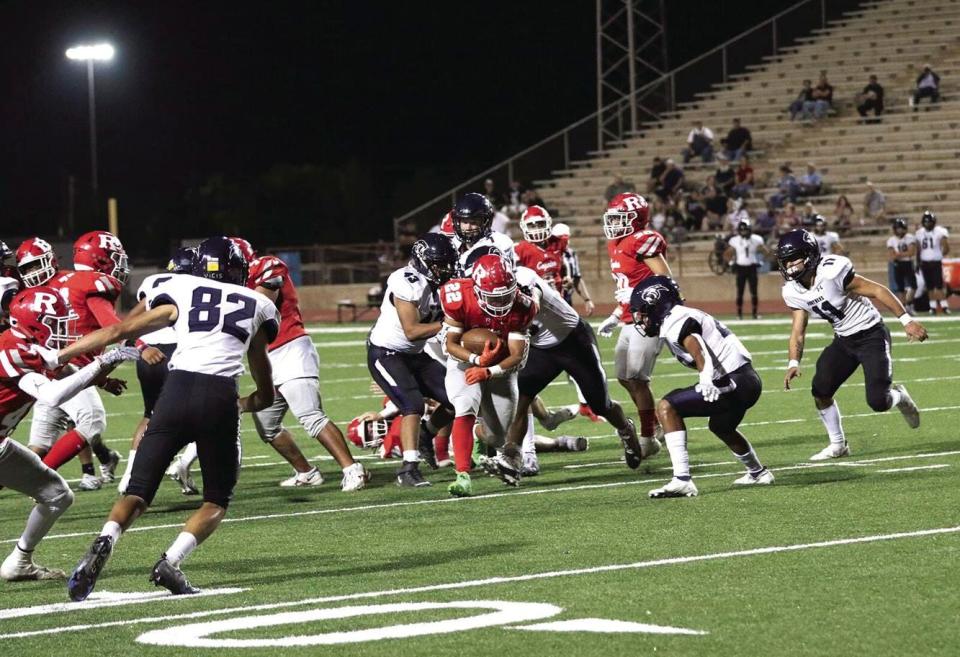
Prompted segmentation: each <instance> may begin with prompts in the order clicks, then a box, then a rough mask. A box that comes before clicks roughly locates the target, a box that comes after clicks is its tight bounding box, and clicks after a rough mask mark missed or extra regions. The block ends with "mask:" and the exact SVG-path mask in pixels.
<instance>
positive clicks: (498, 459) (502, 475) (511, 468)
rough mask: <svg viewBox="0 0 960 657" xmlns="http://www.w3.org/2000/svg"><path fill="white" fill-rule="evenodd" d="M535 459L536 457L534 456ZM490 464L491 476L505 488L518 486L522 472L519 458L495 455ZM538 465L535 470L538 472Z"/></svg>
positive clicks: (521, 462) (521, 463)
mask: <svg viewBox="0 0 960 657" xmlns="http://www.w3.org/2000/svg"><path fill="white" fill-rule="evenodd" d="M534 458H536V456H534ZM490 463H492V464H493V473H492V474H493V476H494V477H496V478H497V479H499V480H500V481H502V482H503V483H505V484H506V485H507V486H519V485H520V476H521V472H522V470H523V461H522V459H521V458H520V457H514V458H509V457H507V456H506V455H505V454H497V455H496V456H494V457H493V458H492V459H490ZM539 467H540V466H539V464H538V466H537V470H538V472H539Z"/></svg>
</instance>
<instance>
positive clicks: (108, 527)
mask: <svg viewBox="0 0 960 657" xmlns="http://www.w3.org/2000/svg"><path fill="white" fill-rule="evenodd" d="M121 534H123V528H122V527H121V526H120V523H118V522H114V521H113V520H108V521H107V522H106V524H105V525H104V526H103V529H101V530H100V535H101V536H109V537H110V538H112V539H113V544H114V545H116V544H117V541H119V540H120V535H121Z"/></svg>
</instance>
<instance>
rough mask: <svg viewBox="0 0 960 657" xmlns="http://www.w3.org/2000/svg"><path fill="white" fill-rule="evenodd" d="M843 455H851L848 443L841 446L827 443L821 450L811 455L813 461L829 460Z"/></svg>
mask: <svg viewBox="0 0 960 657" xmlns="http://www.w3.org/2000/svg"><path fill="white" fill-rule="evenodd" d="M843 456H850V446H849V445H848V444H847V443H843V446H841V447H834V446H833V445H827V446H826V447H824V448H823V449H821V450H820V451H819V452H817V453H816V454H814V455H813V456H811V457H810V460H811V461H829V460H830V459H838V458H841V457H843Z"/></svg>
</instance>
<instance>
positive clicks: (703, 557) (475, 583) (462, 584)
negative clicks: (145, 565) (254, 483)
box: [0, 498, 960, 639]
mask: <svg viewBox="0 0 960 657" xmlns="http://www.w3.org/2000/svg"><path fill="white" fill-rule="evenodd" d="M460 499H481V498H460ZM178 526H179V525H178ZM958 532H960V526H956V527H938V528H935V529H919V530H914V531H906V532H897V533H892V534H874V535H871V536H854V537H850V538H838V539H833V540H828V541H816V542H812V543H796V544H793V545H772V546H768V547H758V548H751V549H747V550H735V551H731V552H714V553H710V554H699V555H693V556H687V557H667V558H664V559H653V560H650V561H636V562H633V563H620V564H610V565H606V566H591V567H586V568H572V569H569V570H552V571H547V572H539V573H530V574H527V575H514V576H507V577H489V578H486V579H474V580H465V581H459V582H446V583H441V584H428V585H424V586H412V587H408V588H397V589H386V590H383V591H367V592H363V593H349V594H345V595H332V596H325V597H317V598H304V599H302V600H293V601H287V602H273V603H266V604H255V605H245V606H241V607H230V608H225V609H208V610H204V611H195V612H187V613H182V614H171V615H168V616H152V617H144V618H133V619H129V620H119V621H107V622H103V623H87V624H83V625H66V626H63V627H53V628H49V629H44V630H29V631H22V632H9V633H7V634H0V639H17V638H24V637H30V636H42V635H46V634H60V633H63V632H79V631H82V630H91V629H100V628H104V627H122V626H129V625H142V624H151V623H163V622H166V621H172V620H181V619H185V618H207V617H210V616H222V615H225V614H237V613H248V612H253V611H266V610H270V609H284V608H290V607H302V606H304V605H315V604H323V603H328V602H344V601H348V600H369V599H372V598H382V597H385V596H393V595H413V594H417V593H430V592H433V591H454V590H459V589H466V588H475V587H482V586H494V585H499V584H511V583H514V582H529V581H534V580H542V579H553V578H557V577H572V576H576V575H593V574H596V573H610V572H618V571H624V570H641V569H644V568H656V567H658V566H674V565H680V564H688V563H698V562H703V561H718V560H721V559H733V558H737V557H753V556H759V555H764V554H778V553H782V552H799V551H801V550H813V549H819V548H829V547H838V546H841V545H857V544H863V543H877V542H881V541H894V540H898V539H903V538H920V537H925V536H940V535H945V534H956V533H958Z"/></svg>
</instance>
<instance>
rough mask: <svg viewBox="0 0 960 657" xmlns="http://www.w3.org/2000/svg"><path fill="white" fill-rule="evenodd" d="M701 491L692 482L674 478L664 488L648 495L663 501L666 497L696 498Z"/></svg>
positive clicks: (654, 490) (655, 489)
mask: <svg viewBox="0 0 960 657" xmlns="http://www.w3.org/2000/svg"><path fill="white" fill-rule="evenodd" d="M699 492H700V491H698V490H697V486H696V484H694V483H693V481H692V480H689V481H684V480H683V479H677V478H676V477H674V478H673V479H671V480H670V481H668V482H667V485H666V486H664V487H662V488H654V489H653V490H652V491H650V492H649V493H648V495H650V497H652V498H654V499H658V500H659V499H663V498H666V497H696V496H697V495H698V494H699Z"/></svg>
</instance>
